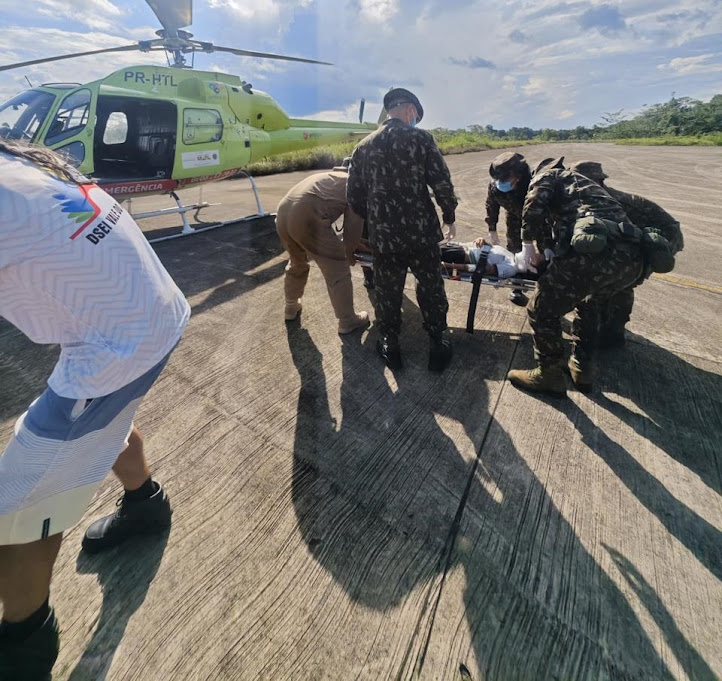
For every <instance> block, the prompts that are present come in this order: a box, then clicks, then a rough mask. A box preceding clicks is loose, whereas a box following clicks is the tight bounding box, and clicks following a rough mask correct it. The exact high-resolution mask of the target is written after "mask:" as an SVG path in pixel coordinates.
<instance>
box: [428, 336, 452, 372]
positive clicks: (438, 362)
mask: <svg viewBox="0 0 722 681" xmlns="http://www.w3.org/2000/svg"><path fill="white" fill-rule="evenodd" d="M453 354H454V348H453V346H452V345H451V341H448V340H432V341H431V350H430V351H429V371H437V372H442V371H443V370H444V369H446V367H448V366H449V363H450V362H451V357H452V355H453Z"/></svg>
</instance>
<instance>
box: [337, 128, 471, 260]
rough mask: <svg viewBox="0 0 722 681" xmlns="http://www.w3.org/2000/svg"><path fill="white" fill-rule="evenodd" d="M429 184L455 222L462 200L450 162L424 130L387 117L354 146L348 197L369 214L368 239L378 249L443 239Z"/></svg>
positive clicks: (399, 248)
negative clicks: (452, 182)
mask: <svg viewBox="0 0 722 681" xmlns="http://www.w3.org/2000/svg"><path fill="white" fill-rule="evenodd" d="M429 187H431V188H432V189H433V191H434V197H435V198H436V202H437V203H438V204H439V206H440V207H441V210H442V212H443V218H444V223H446V224H451V223H452V222H454V220H455V213H454V211H455V209H456V205H457V203H458V201H457V199H456V196H455V195H454V186H453V185H452V184H451V175H450V173H449V169H448V168H447V167H446V162H445V161H444V159H443V157H442V156H441V152H440V151H439V148H438V147H437V146H436V143H435V142H434V138H433V137H432V136H431V134H430V133H428V132H427V131H426V130H420V129H419V128H412V127H411V126H409V125H406V124H405V123H403V122H402V121H400V120H398V119H395V118H389V119H387V120H386V121H384V122H383V123H382V124H381V125H380V126H379V128H378V129H377V130H375V131H374V132H372V133H371V134H370V135H369V136H368V137H367V138H366V139H364V140H363V141H361V142H360V143H359V144H358V146H357V147H356V149H355V150H354V152H353V156H352V157H351V169H350V172H349V177H348V186H347V188H346V192H347V193H346V197H347V200H348V203H349V205H350V206H351V207H352V208H353V209H354V211H356V212H357V213H358V214H359V215H361V216H362V217H363V218H365V219H366V220H367V222H368V230H369V240H370V241H371V245H372V246H373V247H374V249H375V250H377V251H378V252H380V253H394V252H399V251H408V250H409V249H411V250H417V249H419V248H424V247H425V246H428V245H430V244H435V243H438V242H439V241H441V239H442V234H441V226H440V224H439V218H438V216H437V214H436V208H435V207H434V204H433V202H432V200H431V196H430V195H429V189H428V188H429Z"/></svg>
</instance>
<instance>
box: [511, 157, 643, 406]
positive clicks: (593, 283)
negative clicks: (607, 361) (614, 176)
mask: <svg viewBox="0 0 722 681" xmlns="http://www.w3.org/2000/svg"><path fill="white" fill-rule="evenodd" d="M545 219H549V220H550V222H551V224H552V225H553V229H554V236H555V240H556V243H557V249H556V250H557V253H556V257H555V258H554V259H553V260H552V262H551V263H550V265H549V267H548V268H547V271H546V273H545V274H544V276H543V277H541V278H540V280H539V283H538V285H537V290H536V292H535V293H534V296H533V297H532V300H531V302H530V303H529V308H528V315H529V323H530V325H531V327H532V331H533V332H534V355H535V357H536V360H537V362H538V366H537V368H536V369H533V370H525V371H522V370H516V371H510V372H509V376H508V377H509V380H510V381H511V383H512V384H513V385H515V386H516V387H518V388H524V389H526V390H531V391H534V392H544V393H549V394H553V395H559V396H563V395H565V394H566V378H565V375H564V371H563V369H562V366H561V362H562V360H563V356H564V346H563V343H562V330H561V323H560V320H561V317H562V316H563V315H565V314H566V313H567V312H570V311H571V310H575V311H576V315H575V319H574V323H573V337H574V345H573V350H572V356H571V357H570V359H569V370H570V373H571V376H572V379H573V380H574V383H575V384H576V385H577V387H578V388H579V389H580V390H589V389H590V388H591V383H592V375H591V359H592V357H591V353H592V352H593V348H594V345H595V339H596V333H597V327H598V318H599V309H598V304H599V301H603V300H606V299H607V298H608V297H609V296H612V295H614V294H615V293H617V292H618V291H621V290H623V289H625V288H628V287H630V286H632V285H633V284H634V283H635V282H636V281H637V280H638V279H639V277H640V276H641V274H642V269H643V264H642V250H641V230H639V229H637V228H636V227H634V225H631V224H630V223H629V221H628V220H627V216H626V214H625V213H624V211H623V210H622V207H621V206H620V205H619V202H617V201H616V200H615V199H613V198H612V197H611V196H609V194H608V193H607V192H606V191H605V190H604V189H602V188H601V187H600V186H599V185H598V184H597V183H596V182H592V181H591V180H589V179H588V178H586V177H584V176H583V175H580V174H579V173H575V172H573V171H570V170H565V169H564V167H563V166H561V162H557V163H554V162H551V163H549V162H546V165H544V163H543V164H540V167H537V169H536V171H535V173H534V176H533V178H532V181H531V184H530V185H529V192H528V194H527V197H526V200H525V202H524V212H523V216H522V239H523V240H524V241H528V240H537V244H538V240H539V238H540V237H542V238H543V235H544V221H545ZM590 220H594V221H599V222H598V223H597V222H595V223H594V224H600V225H604V226H605V228H606V226H607V225H611V226H612V227H614V228H615V230H616V231H615V232H613V231H612V230H611V229H609V232H608V234H609V238H608V241H607V245H606V247H605V248H604V250H602V251H601V252H597V253H582V252H579V251H580V250H581V246H577V247H576V249H577V250H575V247H574V246H572V237H573V236H576V234H577V230H578V229H579V227H580V225H583V224H584V223H585V222H587V221H590ZM619 225H621V226H622V227H621V228H620V227H619ZM538 257H539V258H541V255H539V256H538Z"/></svg>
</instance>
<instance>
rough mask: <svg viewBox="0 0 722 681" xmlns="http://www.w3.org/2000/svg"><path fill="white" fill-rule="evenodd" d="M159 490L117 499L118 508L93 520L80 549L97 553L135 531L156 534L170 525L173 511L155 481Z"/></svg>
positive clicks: (165, 495)
mask: <svg viewBox="0 0 722 681" xmlns="http://www.w3.org/2000/svg"><path fill="white" fill-rule="evenodd" d="M155 484H156V485H158V489H157V490H156V491H155V493H154V494H153V496H151V497H149V498H148V499H144V500H143V501H132V502H127V501H124V497H121V498H120V499H118V504H117V506H118V510H117V511H116V512H115V513H113V514H112V515H108V516H105V517H104V518H100V519H99V520H96V521H95V522H94V523H92V524H91V525H90V527H88V529H87V530H86V531H85V536H84V537H83V549H84V550H85V551H87V552H88V553H97V552H98V551H105V549H110V548H113V547H114V546H117V545H118V544H120V543H122V542H124V541H125V540H126V539H128V538H130V537H133V536H135V535H138V534H156V533H159V532H163V530H166V529H168V528H169V527H170V517H171V514H172V513H173V510H172V509H171V507H170V501H168V495H167V494H166V493H165V490H164V489H163V487H162V486H161V485H160V483H158V482H156V483H155Z"/></svg>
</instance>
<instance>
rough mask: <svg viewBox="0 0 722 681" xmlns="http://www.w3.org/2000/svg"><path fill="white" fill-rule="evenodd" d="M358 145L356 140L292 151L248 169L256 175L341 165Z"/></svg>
mask: <svg viewBox="0 0 722 681" xmlns="http://www.w3.org/2000/svg"><path fill="white" fill-rule="evenodd" d="M355 146H356V143H355V142H343V143H341V144H329V145H327V146H323V147H316V148H315V149H307V150H305V151H292V152H290V153H288V154H279V155H278V156H273V157H272V158H264V159H263V160H261V161H257V162H256V163H252V164H251V165H250V166H248V168H247V169H246V170H247V172H249V173H250V174H251V175H253V176H254V177H259V176H261V175H275V174H276V173H292V172H294V171H296V170H325V169H328V168H333V167H334V166H337V165H340V164H341V161H343V159H344V158H346V157H347V156H351V152H352V151H353V150H354V147H355Z"/></svg>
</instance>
